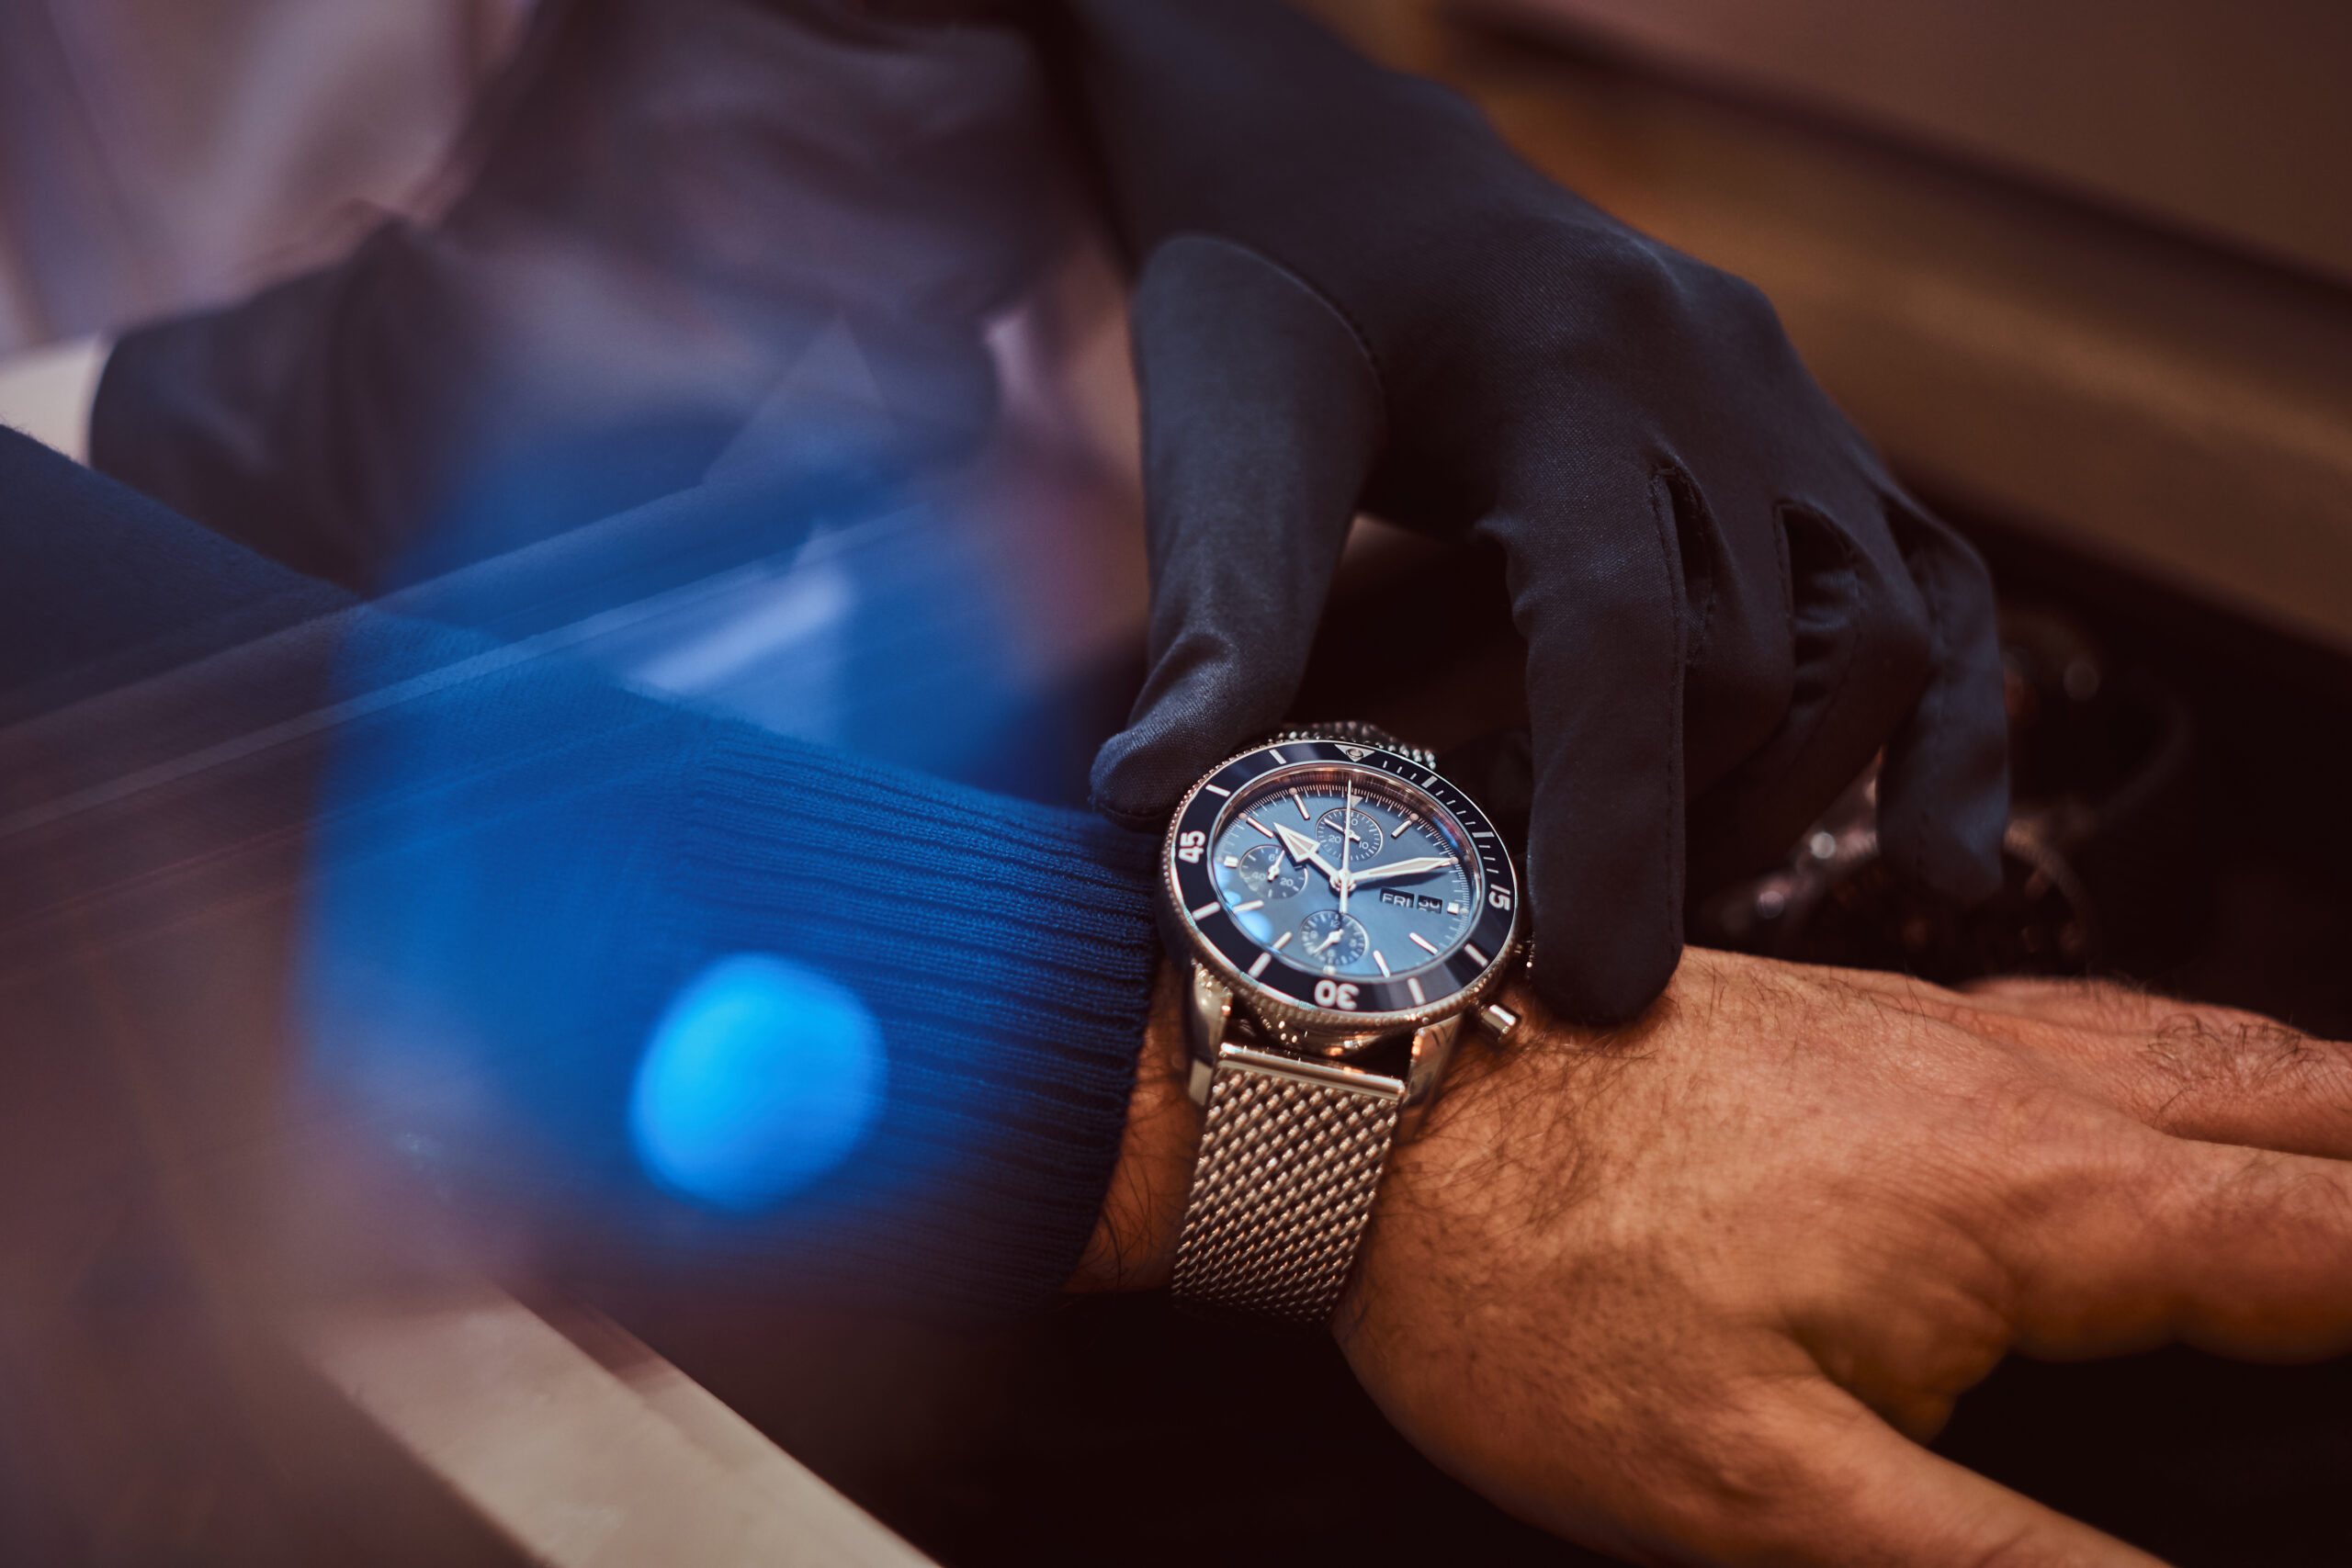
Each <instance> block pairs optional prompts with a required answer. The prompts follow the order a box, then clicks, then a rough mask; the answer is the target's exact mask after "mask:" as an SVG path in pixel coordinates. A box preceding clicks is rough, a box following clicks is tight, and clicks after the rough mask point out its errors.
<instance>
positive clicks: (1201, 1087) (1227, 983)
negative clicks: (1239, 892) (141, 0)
mask: <svg viewBox="0 0 2352 1568" xmlns="http://www.w3.org/2000/svg"><path fill="white" fill-rule="evenodd" d="M1343 763H1344V764H1353V765H1356V766H1362V767H1370V768H1375V769H1378V770H1380V771H1381V772H1384V773H1390V774H1392V775H1394V776H1395V777H1397V778H1398V779H1400V780H1402V781H1403V782H1405V783H1407V784H1411V785H1413V786H1415V787H1417V788H1419V789H1420V790H1422V791H1424V792H1426V793H1427V794H1429V795H1430V796H1431V797H1433V798H1434V799H1436V800H1437V801H1438V802H1439V803H1440V804H1442V805H1443V806H1444V807H1445V808H1446V809H1447V811H1449V812H1451V813H1452V814H1453V818H1454V819H1455V820H1456V821H1457V822H1459V823H1460V824H1461V826H1462V829H1463V830H1464V832H1465V833H1466V834H1468V835H1469V839H1470V843H1471V845H1472V847H1473V850H1474V852H1476V855H1477V857H1478V861H1479V864H1480V869H1481V870H1482V872H1483V873H1484V883H1483V886H1482V889H1481V898H1480V907H1479V916H1478V919H1476V920H1475V921H1474V922H1473V924H1472V927H1471V930H1470V931H1469V933H1468V936H1467V938H1466V940H1465V941H1464V943H1463V944H1462V946H1461V947H1459V948H1457V949H1456V950H1455V952H1454V953H1453V955H1452V957H1451V958H1450V959H1449V960H1448V961H1447V963H1446V964H1443V965H1442V966H1440V967H1438V969H1437V970H1436V973H1437V974H1439V975H1442V976H1445V978H1446V979H1447V980H1449V981H1450V982H1451V986H1450V987H1449V988H1448V989H1447V990H1446V991H1444V992H1443V993H1442V994H1440V995H1437V996H1430V995H1428V994H1427V992H1426V990H1424V991H1423V998H1422V999H1421V1000H1420V1001H1419V1002H1416V1001H1414V999H1413V997H1412V991H1413V988H1414V987H1413V986H1412V985H1411V984H1410V983H1408V981H1406V980H1401V979H1389V980H1369V979H1367V980H1362V981H1358V982H1356V983H1355V988H1356V992H1357V994H1358V995H1359V997H1361V998H1363V1000H1364V1001H1366V1002H1368V1003H1370V1004H1372V1005H1369V1006H1363V1007H1359V1008H1357V1009H1354V1010H1339V1009H1333V1008H1328V1007H1319V1006H1317V1005H1316V1003H1315V1002H1314V1000H1313V998H1314V986H1315V981H1316V976H1309V975H1305V974H1303V973H1302V972H1301V971H1299V970H1297V969H1295V968H1294V967H1292V966H1290V965H1287V964H1272V965H1265V966H1263V969H1262V970H1261V974H1260V975H1258V976H1252V975H1251V974H1250V972H1249V966H1250V965H1251V964H1256V963H1257V961H1258V958H1259V957H1260V955H1261V953H1262V952H1263V950H1262V949H1261V948H1259V947H1258V946H1257V944H1256V943H1255V942H1251V941H1250V938H1249V937H1248V936H1247V935H1246V934H1244V933H1243V931H1241V929H1240V928H1239V926H1238V925H1237V924H1235V922H1234V921H1233V919H1231V917H1230V916H1229V915H1227V913H1226V911H1225V908H1224V903H1223V900H1222V898H1221V897H1219V896H1218V893H1217V890H1216V885H1215V873H1214V870H1213V868H1212V865H1211V863H1210V862H1211V857H1210V856H1209V855H1208V853H1207V852H1206V850H1207V846H1208V845H1209V844H1210V843H1212V842H1213V841H1214V839H1215V833H1216V826H1217V818H1218V817H1219V816H1220V815H1221V814H1222V812H1223V810H1224V807H1225V802H1226V801H1227V799H1228V798H1230V797H1231V796H1232V795H1237V794H1238V793H1240V792H1241V791H1243V790H1244V789H1247V788H1248V787H1249V786H1250V785H1251V784H1255V783H1257V782H1258V781H1259V780H1260V779H1261V778H1263V777H1265V776H1266V775H1268V774H1269V773H1277V772H1282V771H1285V770H1289V769H1293V768H1305V767H1308V766H1314V765H1322V766H1329V765H1333V764H1343ZM1187 850H1191V851H1193V852H1194V853H1193V854H1192V855H1191V856H1190V858H1187V857H1186V854H1185V852H1186V851H1187ZM1161 865H1162V871H1163V875H1164V880H1165V887H1164V893H1165V897H1162V898H1161V900H1160V913H1161V919H1162V921H1163V923H1164V924H1165V925H1166V927H1167V931H1166V932H1165V934H1166V936H1167V938H1168V940H1169V945H1170V948H1171V950H1173V951H1174V952H1176V953H1180V954H1185V955H1188V956H1189V958H1190V961H1191V962H1190V965H1189V968H1190V976H1189V994H1188V996H1187V998H1186V1005H1185V1009H1184V1023H1185V1038H1186V1043H1187V1044H1188V1045H1189V1046H1190V1049H1191V1058H1192V1074H1191V1081H1190V1084H1189V1086H1188V1087H1189V1089H1190V1090H1191V1093H1192V1097H1193V1100H1194V1101H1195V1102H1196V1103H1202V1102H1205V1100H1206V1098H1207V1096H1208V1092H1209V1088H1210V1083H1211V1080H1212V1078H1213V1077H1214V1076H1215V1073H1216V1066H1217V1063H1218V1060H1219V1057H1220V1053H1230V1052H1235V1051H1241V1052H1247V1053H1249V1054H1250V1055H1259V1054H1261V1053H1262V1054H1267V1055H1273V1056H1276V1057H1290V1058H1295V1059H1299V1060H1302V1061H1305V1062H1309V1063H1312V1064H1314V1065H1315V1067H1316V1070H1317V1076H1318V1077H1329V1079H1330V1080H1332V1081H1347V1080H1351V1079H1357V1080H1361V1081H1362V1082H1363V1085H1364V1087H1365V1088H1366V1089H1372V1088H1374V1086H1376V1085H1378V1084H1380V1082H1381V1081H1382V1080H1384V1079H1385V1080H1387V1081H1388V1082H1390V1083H1393V1084H1395V1085H1397V1086H1399V1087H1400V1088H1401V1093H1402V1099H1403V1103H1404V1105H1405V1107H1406V1108H1408V1109H1410V1108H1412V1107H1415V1106H1418V1105H1420V1104H1422V1103H1425V1102H1426V1101H1427V1100H1429V1098H1430V1096H1431V1095H1432V1094H1433V1093H1434V1092H1435V1091H1436V1088H1437V1085H1438V1082H1439V1080H1440V1079H1441V1078H1442V1077H1443V1075H1444V1072H1445V1067H1446V1064H1447V1062H1448V1060H1449V1059H1450V1058H1451V1057H1452V1055H1453V1045H1454V1042H1455V1040H1456V1038H1457V1037H1458V1036H1459V1034H1460V1032H1461V1028H1462V1022H1463V1020H1464V1016H1465V1015H1466V1014H1468V1013H1469V1012H1470V1011H1471V1010H1473V1009H1475V1008H1476V1007H1478V1006H1479V1004H1480V1003H1482V1002H1483V1001H1485V1000H1486V998H1487V997H1488V996H1489V995H1491V994H1492V993H1493V992H1494V991H1495V990H1496V988H1497V987H1499V986H1500V985H1501V984H1502V983H1503V982H1504V980H1506V979H1507V978H1508V977H1509V976H1510V974H1511V973H1512V971H1513V969H1514V967H1515V960H1516V958H1517V955H1518V953H1519V950H1520V946H1521V931H1522V929H1523V922H1522V916H1521V908H1520V904H1521V899H1520V886H1519V876H1518V872H1517V869H1516V868H1515V867H1514V866H1513V865H1512V864H1511V859H1510V852H1509V850H1508V849H1506V848H1505V847H1504V845H1503V842H1502V839H1501V837H1500V835H1499V834H1498V833H1497V832H1496V830H1495V828H1494V824H1493V823H1492V822H1490V821H1489V820H1487V815H1486V813H1485V812H1483V811H1482V810H1480V809H1479V807H1478V806H1477V804H1476V802H1475V801H1473V800H1471V799H1470V797H1469V796H1468V795H1464V793H1463V792H1462V791H1461V790H1460V789H1459V788H1457V787H1456V786H1455V785H1453V784H1451V783H1449V782H1448V781H1447V780H1446V779H1445V778H1444V777H1443V776H1442V775H1441V774H1439V773H1437V772H1436V771H1435V770H1434V769H1432V768H1430V766H1429V765H1428V764H1427V761H1426V760H1425V759H1424V758H1423V757H1422V756H1419V755H1415V754H1411V753H1408V752H1407V751H1405V750H1392V749H1391V748H1389V747H1387V746H1384V745H1374V744H1359V743H1357V742H1356V741H1355V740H1353V739H1323V738H1301V737H1298V736H1296V735H1285V736H1280V737H1277V738H1276V739H1273V740H1272V741H1269V742H1267V743H1265V744H1262V745H1259V746H1254V747H1252V748H1250V750H1247V751H1244V752H1241V753H1239V754H1238V755H1237V756H1234V757H1231V758H1228V759H1227V760H1226V761H1224V762H1221V763H1219V764H1218V765H1217V766H1216V768H1214V769H1212V770H1211V771H1210V772H1209V773H1207V774H1206V775H1205V776H1204V777H1203V778H1202V779H1201V780H1200V782H1198V783H1197V784H1194V785H1193V788H1192V790H1191V791H1190V792H1189V793H1188V794H1187V795H1185V797H1184V799H1183V802H1182V804H1181V805H1180V806H1178V807H1177V808H1176V815H1175V818H1174V819H1173V820H1172V821H1171V822H1170V824H1169V829H1168V838H1167V841H1166V842H1165V844H1164V845H1163V846H1162V850H1161ZM1269 980H1272V981H1273V982H1274V983H1272V984H1269ZM1392 1092H1393V1091H1392Z"/></svg>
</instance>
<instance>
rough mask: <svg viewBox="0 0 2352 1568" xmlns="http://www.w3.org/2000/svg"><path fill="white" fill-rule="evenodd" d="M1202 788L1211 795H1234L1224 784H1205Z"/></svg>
mask: <svg viewBox="0 0 2352 1568" xmlns="http://www.w3.org/2000/svg"><path fill="white" fill-rule="evenodd" d="M1201 787H1202V788H1203V789H1204V790H1206V791H1208V792H1209V793H1210V794H1211V795H1231V794H1232V793H1233V792H1232V791H1231V790H1229V789H1227V788H1226V787H1225V786H1224V785H1223V784H1203V785H1202V786H1201Z"/></svg>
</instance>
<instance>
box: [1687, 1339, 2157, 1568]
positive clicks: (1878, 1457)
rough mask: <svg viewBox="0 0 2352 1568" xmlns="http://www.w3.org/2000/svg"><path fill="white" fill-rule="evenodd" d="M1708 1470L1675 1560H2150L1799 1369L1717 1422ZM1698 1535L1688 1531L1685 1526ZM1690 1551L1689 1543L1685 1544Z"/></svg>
mask: <svg viewBox="0 0 2352 1568" xmlns="http://www.w3.org/2000/svg"><path fill="white" fill-rule="evenodd" d="M1723 1427H1724V1443H1723V1448H1722V1450H1721V1453H1722V1458H1721V1462H1720V1464H1719V1465H1718V1466H1717V1467H1715V1470H1714V1473H1713V1474H1709V1473H1706V1472H1702V1474H1701V1475H1700V1476H1699V1478H1698V1481H1697V1483H1696V1484H1695V1485H1694V1486H1692V1487H1691V1494H1692V1500H1691V1504H1690V1505H1689V1508H1690V1513H1691V1518H1690V1519H1689V1520H1688V1525H1689V1526H1690V1527H1693V1528H1689V1529H1678V1528H1677V1525H1678V1524H1679V1523H1681V1521H1669V1523H1668V1527H1667V1533H1668V1535H1669V1537H1670V1538H1674V1537H1679V1538H1680V1539H1670V1540H1668V1541H1666V1542H1661V1543H1660V1544H1661V1545H1663V1546H1665V1547H1667V1549H1668V1552H1669V1553H1670V1554H1671V1555H1673V1556H1674V1558H1675V1560H1677V1561H1682V1560H1684V1559H1685V1558H1686V1557H1688V1556H1691V1555H1696V1556H1699V1557H1700V1558H1702V1559H1703V1560H1704V1561H1707V1562H1725V1563H1737V1562H1813V1563H1821V1564H1826V1565H1834V1564H1853V1565H1855V1568H1860V1565H1862V1564H1870V1565H1872V1568H1881V1565H1883V1568H1894V1565H1896V1564H1901V1565H1903V1568H1941V1565H1944V1564H1951V1565H1952V1568H1963V1565H1964V1568H1982V1565H1983V1564H1985V1563H1988V1562H1999V1563H2000V1564H2002V1568H2060V1565H2062V1564H2063V1565H2064V1568H2152V1565H2154V1564H2155V1563H2156V1559H2154V1558H2153V1557H2150V1556H2148V1555H2147V1554H2146V1553H2144V1552H2142V1551H2136V1550H2134V1549H2133V1548H2131V1547H2129V1546H2126V1545H2125V1544H2124V1543H2123V1542H2121V1541H2120V1540H2116V1539H2115V1538H2114V1537H2112V1536H2109V1535H2106V1534H2104V1533H2102V1532H2100V1531H2098V1530H2095V1529H2091V1528H2090V1527H2089V1526H2088V1525H2086V1524H2083V1523H2081V1522H2079V1521H2077V1520H2075V1519H2070V1518H2068V1517H2066V1516H2065V1515H2064V1514H2061V1513H2058V1512H2056V1511H2055V1510H2053V1509H2051V1508H2048V1507H2044V1506H2042V1505H2041V1504H2040V1503H2036V1502H2034V1501H2033V1500H2032V1499H2030V1498H2028V1497H2024V1496H2021V1495H2018V1494H2017V1493H2015V1492H2012V1491H2010V1490H2009V1489H2008V1488H2007V1487H2006V1486H2002V1485H2000V1484H1998V1483H1995V1482H1992V1481H1988V1480H1986V1479H1985V1477H1983V1476H1981V1475H1979V1474H1977V1473H1976V1472H1974V1471H1972V1470H1969V1469H1967V1468H1965V1467H1964V1466H1962V1465H1958V1464H1954V1463H1953V1462H1952V1461H1950V1460H1948V1459H1945V1458H1943V1457H1942V1456H1940V1455H1939V1454H1935V1453H1931V1452H1929V1451H1928V1450H1926V1449H1924V1448H1921V1447H1920V1446H1918V1445H1917V1443H1914V1442H1912V1441H1911V1440H1910V1439H1909V1438H1905V1437H1904V1436H1902V1435H1901V1434H1900V1433H1898V1432H1896V1431H1895V1430H1894V1428H1892V1427H1888V1426H1887V1425H1886V1424H1885V1423H1884V1422H1883V1421H1881V1420H1880V1419H1878V1417H1877V1416H1873V1415H1871V1412H1870V1411H1868V1410H1867V1409H1865V1408H1864V1407H1863V1406H1862V1405H1861V1404H1860V1403H1859V1402H1858V1401H1856V1400H1855V1399H1854V1398H1853V1397H1852V1396H1850V1395H1849V1394H1847V1393H1843V1392H1842V1391H1840V1390H1838V1388H1837V1387H1835V1386H1834V1385H1832V1384H1831V1383H1829V1382H1826V1381H1825V1380H1817V1379H1809V1380H1806V1381H1804V1382H1798V1383H1795V1384H1792V1385H1789V1386H1788V1388H1787V1390H1786V1392H1785V1393H1782V1394H1781V1395H1780V1396H1779V1397H1777V1398H1775V1399H1773V1400H1772V1401H1771V1402H1770V1404H1766V1405H1765V1406H1764V1408H1763V1409H1762V1410H1760V1411H1759V1412H1758V1413H1757V1414H1756V1415H1755V1416H1752V1417H1746V1418H1743V1417H1740V1416H1733V1417H1732V1418H1730V1419H1729V1420H1728V1421H1726V1422H1724V1424H1723ZM1691 1535H1695V1536H1696V1537H1697V1538H1698V1539H1697V1540H1690V1539H1689V1537H1690V1536H1691ZM1692 1545H1696V1546H1697V1547H1698V1548H1699V1551H1698V1552H1697V1553H1695V1554H1693V1553H1691V1551H1689V1548H1690V1547H1691V1546H1692Z"/></svg>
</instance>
